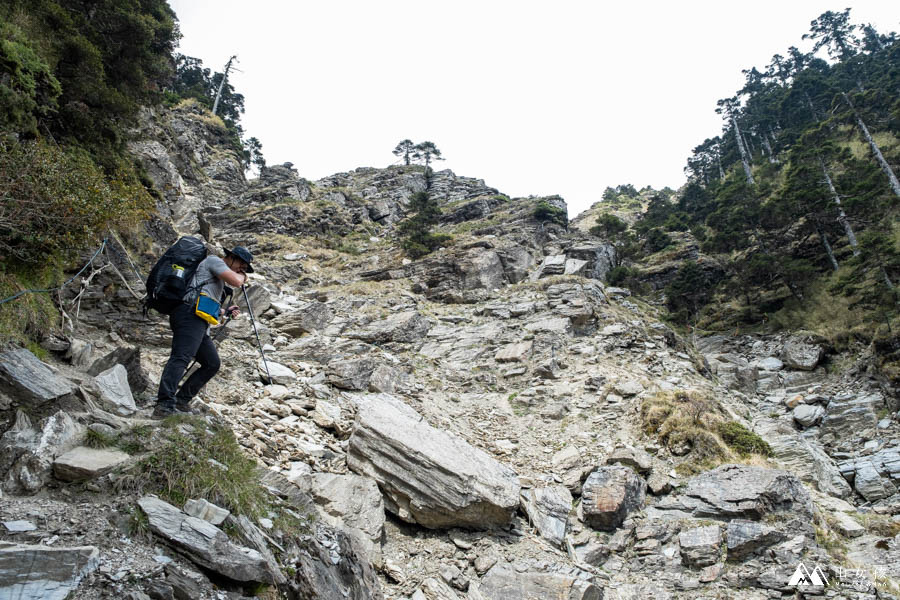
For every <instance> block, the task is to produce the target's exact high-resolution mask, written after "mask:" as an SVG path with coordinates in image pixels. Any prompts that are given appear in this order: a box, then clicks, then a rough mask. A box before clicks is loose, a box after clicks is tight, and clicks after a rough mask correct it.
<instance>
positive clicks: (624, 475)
mask: <svg viewBox="0 0 900 600" xmlns="http://www.w3.org/2000/svg"><path fill="white" fill-rule="evenodd" d="M646 492H647V482H646V481H644V480H643V479H641V477H640V476H638V474H637V473H635V472H634V471H633V470H632V469H631V468H630V467H622V466H615V467H600V468H599V469H597V470H596V471H594V472H593V473H591V474H590V475H588V478H587V480H586V481H585V482H584V487H583V488H582V491H581V509H582V512H583V514H584V523H585V524H586V525H588V526H589V527H593V528H594V529H602V530H606V531H612V530H614V529H616V528H617V527H618V526H619V525H621V524H622V522H623V521H624V520H625V518H626V517H627V516H628V515H629V514H630V513H632V512H634V511H635V510H639V509H640V508H641V506H642V505H643V504H644V497H645V495H646Z"/></svg>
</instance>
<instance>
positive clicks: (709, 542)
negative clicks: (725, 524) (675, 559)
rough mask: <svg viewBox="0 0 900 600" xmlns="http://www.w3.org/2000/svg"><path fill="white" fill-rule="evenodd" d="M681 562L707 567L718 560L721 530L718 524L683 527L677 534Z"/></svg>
mask: <svg viewBox="0 0 900 600" xmlns="http://www.w3.org/2000/svg"><path fill="white" fill-rule="evenodd" d="M678 545H679V547H680V548H681V562H682V563H683V564H685V565H686V566H689V567H708V566H709V565H714V564H716V563H717V562H719V555H720V553H721V549H722V530H721V529H720V528H719V526H718V525H707V526H705V527H695V528H693V529H685V530H684V531H682V532H681V533H680V534H678Z"/></svg>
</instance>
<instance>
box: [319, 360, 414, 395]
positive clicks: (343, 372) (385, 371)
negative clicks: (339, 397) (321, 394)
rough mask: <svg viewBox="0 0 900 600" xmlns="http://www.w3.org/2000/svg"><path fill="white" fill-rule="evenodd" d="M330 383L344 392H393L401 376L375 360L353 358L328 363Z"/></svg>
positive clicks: (391, 368)
mask: <svg viewBox="0 0 900 600" xmlns="http://www.w3.org/2000/svg"><path fill="white" fill-rule="evenodd" d="M326 373H327V377H328V383H330V384H331V385H333V386H334V387H336V388H339V389H342V390H355V391H366V390H369V391H373V392H387V393H390V392H393V391H394V389H395V388H396V387H397V384H398V383H399V381H400V374H399V373H398V372H397V370H396V369H394V368H393V367H389V366H388V365H386V364H384V363H382V362H380V361H378V360H376V359H374V358H352V359H349V360H334V361H331V362H330V363H328V369H327V371H326Z"/></svg>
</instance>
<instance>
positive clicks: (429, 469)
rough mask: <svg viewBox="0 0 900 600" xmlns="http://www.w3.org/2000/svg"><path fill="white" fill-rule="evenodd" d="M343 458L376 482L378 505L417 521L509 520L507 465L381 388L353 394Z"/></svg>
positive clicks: (435, 524)
mask: <svg viewBox="0 0 900 600" xmlns="http://www.w3.org/2000/svg"><path fill="white" fill-rule="evenodd" d="M357 401H358V405H359V412H358V415H357V420H356V426H355V429H354V431H353V435H352V436H351V437H350V448H349V454H348V458H347V462H348V465H349V467H350V469H351V470H353V471H354V472H356V473H359V474H360V475H364V476H367V477H371V478H372V479H374V480H375V481H377V482H378V484H379V486H380V487H381V490H382V493H383V494H384V499H385V508H386V509H387V510H389V511H390V512H392V513H394V514H396V515H397V516H398V517H399V518H400V519H402V520H404V521H407V522H411V523H419V524H420V525H423V526H424V527H429V528H441V527H456V526H458V527H471V528H480V527H491V526H493V525H502V524H506V523H508V522H509V520H510V519H511V518H512V515H513V513H514V512H515V510H516V508H517V507H518V504H519V489H520V488H519V481H518V477H517V476H516V474H515V473H514V472H513V471H512V469H510V468H509V467H507V466H505V465H503V464H501V463H499V462H497V461H496V460H494V459H493V458H492V457H490V456H489V455H487V454H486V453H485V452H483V451H482V450H479V449H478V448H474V447H472V446H470V445H469V444H468V443H467V442H465V441H464V440H463V439H462V438H459V437H457V436H455V435H452V434H450V433H447V432H445V431H442V430H439V429H435V428H434V427H431V426H430V425H428V423H426V422H425V421H424V420H423V419H422V417H421V416H420V415H419V414H418V413H417V412H416V411H415V410H413V409H412V408H410V407H409V406H407V405H406V404H404V403H403V402H401V401H399V400H397V399H395V398H393V397H392V396H389V395H386V394H377V395H369V396H365V397H359V398H358V400H357Z"/></svg>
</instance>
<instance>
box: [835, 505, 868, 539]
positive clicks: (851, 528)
mask: <svg viewBox="0 0 900 600" xmlns="http://www.w3.org/2000/svg"><path fill="white" fill-rule="evenodd" d="M831 516H832V517H834V520H835V521H834V524H835V528H836V529H837V530H838V533H840V534H841V535H842V536H844V537H848V538H855V537H859V536H861V535H863V534H864V533H865V532H866V528H865V527H863V526H862V525H860V524H859V522H858V521H857V520H856V519H854V518H853V517H851V516H850V515H848V514H847V513H845V512H840V511H838V512H835V513H832V515H831Z"/></svg>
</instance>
